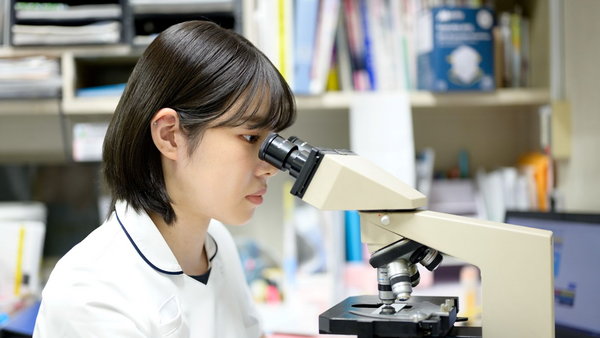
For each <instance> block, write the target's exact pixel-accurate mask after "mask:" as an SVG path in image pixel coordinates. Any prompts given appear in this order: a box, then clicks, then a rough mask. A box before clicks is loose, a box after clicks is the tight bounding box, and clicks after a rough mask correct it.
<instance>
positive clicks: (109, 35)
mask: <svg viewBox="0 0 600 338" xmlns="http://www.w3.org/2000/svg"><path fill="white" fill-rule="evenodd" d="M11 11H12V12H13V13H14V16H13V22H12V25H11V43H12V45H14V46H32V45H74V44H78V45H88V44H114V43H118V42H121V41H122V38H121V36H122V34H121V32H122V12H123V11H122V5H121V4H120V3H119V2H118V0H116V1H106V2H105V3H102V2H100V3H98V2H97V1H96V2H94V4H86V3H85V2H84V3H83V4H82V2H75V3H74V4H69V3H44V2H15V3H13V4H12V8H11Z"/></svg>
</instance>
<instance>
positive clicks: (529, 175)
mask: <svg viewBox="0 0 600 338" xmlns="http://www.w3.org/2000/svg"><path fill="white" fill-rule="evenodd" d="M599 17H600V1H597V0H506V1H504V0H173V1H167V0H86V1H69V0H64V1H60V0H58V2H57V1H55V0H52V1H38V2H25V1H20V0H0V42H1V44H0V337H2V338H6V337H28V336H31V333H32V329H33V322H34V320H35V315H36V313H37V308H38V307H39V301H40V297H41V291H42V289H43V286H44V284H45V282H46V281H47V279H48V276H49V274H50V272H51V271H52V268H53V266H54V264H56V262H57V261H58V259H60V257H61V256H62V255H64V254H65V253H66V252H67V251H68V250H70V249H71V248H72V247H73V246H74V245H75V244H76V243H78V242H79V241H81V240H82V239H83V238H85V237H86V236H87V235H88V234H89V233H90V232H91V231H93V230H94V229H95V228H97V227H98V226H99V225H100V224H102V223H103V221H104V219H105V217H106V215H107V213H108V211H109V210H108V206H109V197H108V192H107V191H106V189H105V188H104V187H103V184H102V179H101V175H100V169H101V164H100V161H101V153H102V142H103V138H104V135H105V132H106V129H107V126H108V121H109V120H110V117H111V114H112V113H113V112H114V110H115V108H116V106H117V103H118V101H119V98H120V95H121V93H122V91H123V89H124V87H125V83H126V82H127V79H128V77H129V75H130V74H131V71H132V69H133V67H134V66H135V64H136V61H137V60H138V59H139V57H140V56H141V54H142V53H143V51H144V49H145V48H146V46H148V44H149V43H150V42H151V41H152V40H153V38H154V37H156V35H157V34H158V33H160V32H161V31H163V30H165V29H166V28H167V27H169V26H171V25H173V24H176V23H179V22H183V21H188V20H210V21H213V22H216V23H217V24H219V25H221V26H223V27H225V28H228V29H232V30H235V31H236V32H239V33H240V34H243V35H244V36H245V37H246V38H248V39H249V40H250V41H252V42H253V43H254V44H255V45H256V46H257V47H258V48H259V49H260V50H262V51H263V52H264V53H265V55H266V56H267V57H268V58H269V59H270V60H271V62H272V63H273V64H274V65H275V66H276V67H277V69H278V70H279V71H280V72H281V74H282V75H283V77H284V78H285V79H286V81H287V82H288V84H289V85H290V87H291V88H292V90H293V92H294V94H295V99H296V104H297V111H298V117H297V121H296V123H295V124H294V125H293V126H292V127H291V128H290V129H289V130H285V131H284V132H282V133H281V134H282V136H284V137H290V136H297V137H299V138H301V139H302V140H304V141H306V142H308V143H310V144H311V145H313V146H318V147H325V148H336V149H347V150H351V151H353V152H355V153H357V154H359V155H361V156H362V157H364V158H365V159H368V160H369V161H372V162H373V163H375V164H376V165H378V166H380V167H381V168H383V169H385V170H386V171H388V172H389V173H391V174H393V175H394V176H396V177H397V178H399V179H401V180H402V181H403V182H405V183H406V184H408V185H409V186H411V187H413V188H415V189H416V190H418V191H419V192H421V193H422V194H424V195H425V196H426V197H427V202H426V205H424V206H422V207H421V209H426V210H431V211H437V212H442V213H446V214H451V215H459V216H466V217H470V218H475V219H481V220H490V221H494V222H503V223H504V222H506V223H511V224H516V225H523V226H528V227H533V228H538V229H545V230H551V231H553V233H554V248H553V259H554V263H553V264H554V266H553V268H554V272H553V276H549V277H548V278H554V280H553V282H554V312H555V324H556V331H555V334H556V337H598V336H600V321H598V320H597V319H598V318H600V310H599V308H598V306H597V305H595V304H594V303H593V302H592V300H594V299H595V300H598V299H600V288H597V287H594V283H597V281H598V280H600V269H598V266H600V245H598V244H600V150H599V148H600V67H598V60H599V56H600V20H598V18H599ZM293 184H294V180H293V179H292V178H291V177H290V176H289V175H288V174H287V173H280V174H278V175H277V176H275V177H274V178H273V179H272V180H271V181H270V185H269V192H268V194H267V195H266V196H265V199H264V204H263V205H262V206H261V207H259V208H258V209H257V211H256V213H255V217H254V218H253V220H252V221H251V222H250V223H249V224H247V225H244V226H242V227H232V226H227V227H228V229H229V231H230V232H231V233H232V235H233V236H234V238H235V240H236V244H237V247H238V250H239V258H240V260H241V262H242V266H243V268H244V272H245V276H246V280H247V282H248V284H249V286H250V290H251V292H252V295H253V297H254V299H255V301H256V303H257V306H258V310H259V311H260V314H261V316H262V318H263V320H264V323H263V324H264V329H265V332H266V335H267V337H272V338H276V337H317V336H323V337H326V335H322V334H320V333H319V315H320V314H322V313H323V312H325V311H326V310H327V309H329V308H331V307H332V306H334V305H335V304H337V303H339V302H341V301H342V300H344V299H345V298H347V297H349V296H354V295H369V294H371V295H376V294H377V292H378V285H377V270H376V269H374V268H373V267H372V266H371V265H370V264H369V255H370V254H369V251H368V250H367V247H366V245H365V244H363V243H361V229H360V219H359V214H358V212H357V211H356V210H341V211H340V210H338V211H322V210H319V209H317V208H315V207H313V206H311V205H309V204H307V203H305V202H303V201H302V200H300V199H298V198H296V197H294V196H293V195H291V194H290V193H289V192H290V190H291V188H292V186H293ZM474 241H475V242H476V241H477V238H475V239H474ZM474 245H475V243H474ZM502 245H505V246H506V250H510V243H503V244H502ZM442 254H444V253H443V252H442ZM529 264H530V263H529V262H528V261H527V257H523V259H522V260H521V261H515V262H514V270H513V271H507V272H506V273H507V274H515V277H514V278H519V277H518V271H519V270H526V269H528V268H530V265H529ZM419 269H420V270H419V271H420V283H419V285H418V286H417V287H415V288H414V291H413V294H414V295H423V296H427V295H445V296H455V297H458V299H459V302H460V303H459V304H460V306H459V313H458V315H459V316H461V317H464V318H468V319H467V320H465V321H464V322H461V323H457V324H456V325H472V326H477V325H480V324H481V314H482V312H483V313H485V306H482V302H481V284H482V283H481V282H482V278H481V274H480V270H479V269H478V268H477V267H476V266H475V265H473V264H471V263H469V262H465V261H462V260H460V259H458V258H456V257H452V256H450V255H445V254H444V260H443V262H442V263H441V264H440V266H439V267H438V268H437V269H436V270H435V271H428V270H427V269H422V270H421V268H419ZM523 283H526V281H523ZM484 327H485V326H484Z"/></svg>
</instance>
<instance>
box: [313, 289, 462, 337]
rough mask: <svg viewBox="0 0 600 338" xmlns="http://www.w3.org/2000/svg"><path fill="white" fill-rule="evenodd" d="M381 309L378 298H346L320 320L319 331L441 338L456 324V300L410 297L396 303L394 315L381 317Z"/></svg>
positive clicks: (369, 335) (361, 334)
mask: <svg viewBox="0 0 600 338" xmlns="http://www.w3.org/2000/svg"><path fill="white" fill-rule="evenodd" d="M382 306H383V304H382V303H381V300H379V298H378V297H377V296H355V297H349V298H347V299H346V300H344V301H342V302H341V303H339V304H337V305H335V306H334V307H332V308H331V309H329V310H327V311H325V312H324V313H323V314H321V315H320V316H319V331H320V333H326V334H342V335H344V334H345V335H358V337H359V338H363V337H364V338H371V337H422V336H427V337H444V336H446V335H447V334H448V332H449V331H450V329H452V327H453V325H454V322H455V321H456V314H457V312H458V309H457V306H458V298H457V297H423V296H413V297H411V298H410V299H409V300H407V301H396V302H395V303H394V304H393V307H394V311H395V313H393V314H380V312H381V308H382Z"/></svg>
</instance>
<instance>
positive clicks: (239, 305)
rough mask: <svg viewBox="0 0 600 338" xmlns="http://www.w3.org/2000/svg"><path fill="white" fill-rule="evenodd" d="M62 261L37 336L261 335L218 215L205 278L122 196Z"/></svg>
mask: <svg viewBox="0 0 600 338" xmlns="http://www.w3.org/2000/svg"><path fill="white" fill-rule="evenodd" d="M115 209H116V212H114V213H113V214H112V216H111V217H110V219H109V220H108V221H106V222H105V223H104V224H103V225H102V226H100V227H99V228H98V229H96V230H95V231H94V232H92V233H91V234H90V235H89V236H88V237H87V238H86V239H85V240H83V241H82V242H81V243H79V244H78V245H76V246H75V247H74V248H73V249H72V250H71V251H69V252H68V253H67V254H66V255H65V256H64V257H63V258H62V259H61V260H60V261H59V262H58V264H57V265H56V267H55V269H54V270H53V271H52V274H51V276H50V279H49V281H48V283H47V284H46V287H45V288H44V291H43V293H42V304H41V307H40V312H39V315H38V318H37V321H36V326H35V331H34V334H33V337H34V338H71V337H107V338H109V337H110V338H117V337H128V338H134V337H203V338H204V337H224V338H240V337H259V336H260V335H261V334H262V330H261V327H260V323H259V319H258V317H257V311H256V308H255V305H254V303H253V300H252V298H251V295H250V292H249V290H248V286H247V284H246V281H245V279H244V274H243V270H242V267H241V264H240V259H239V256H238V253H237V249H236V247H235V243H234V241H233V239H232V237H231V235H230V234H229V232H228V231H227V229H226V228H225V227H224V226H223V225H222V224H220V223H218V222H214V221H213V222H211V225H210V227H209V230H208V233H209V234H210V236H207V239H206V243H205V245H206V249H207V253H208V257H209V258H211V272H210V277H209V279H208V282H207V283H206V285H205V284H203V283H201V282H199V281H197V280H195V279H193V278H192V277H190V276H187V275H185V274H183V272H182V271H181V267H180V266H179V264H178V263H177V260H176V259H175V256H174V255H173V253H172V252H171V250H170V249H169V247H168V245H167V243H166V242H165V240H164V238H163V237H162V235H161V234H160V232H159V231H158V229H157V228H156V226H155V225H154V223H153V222H152V220H151V219H150V217H148V215H147V214H146V213H144V212H142V213H141V214H137V213H135V212H134V211H133V209H132V208H128V207H127V204H126V203H124V202H120V203H118V204H117V206H116V208H115Z"/></svg>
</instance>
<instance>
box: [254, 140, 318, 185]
mask: <svg viewBox="0 0 600 338" xmlns="http://www.w3.org/2000/svg"><path fill="white" fill-rule="evenodd" d="M296 140H299V139H298V138H296ZM300 142H303V141H301V140H300ZM305 144H306V143H305ZM311 149H312V148H311ZM307 157H308V154H307V153H306V152H304V151H301V150H300V149H299V148H298V145H297V144H295V143H294V142H292V141H290V140H286V139H285V138H283V137H281V136H279V135H278V134H271V135H269V136H268V137H267V138H266V139H265V141H264V142H263V144H262V145H261V146H260V150H259V152H258V158H260V159H261V160H263V161H265V162H267V163H269V164H270V165H272V166H274V167H275V168H277V169H279V170H281V171H286V170H289V171H290V175H291V176H292V177H293V178H298V175H299V174H300V171H301V170H302V167H303V166H304V164H305V163H306V159H307Z"/></svg>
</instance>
